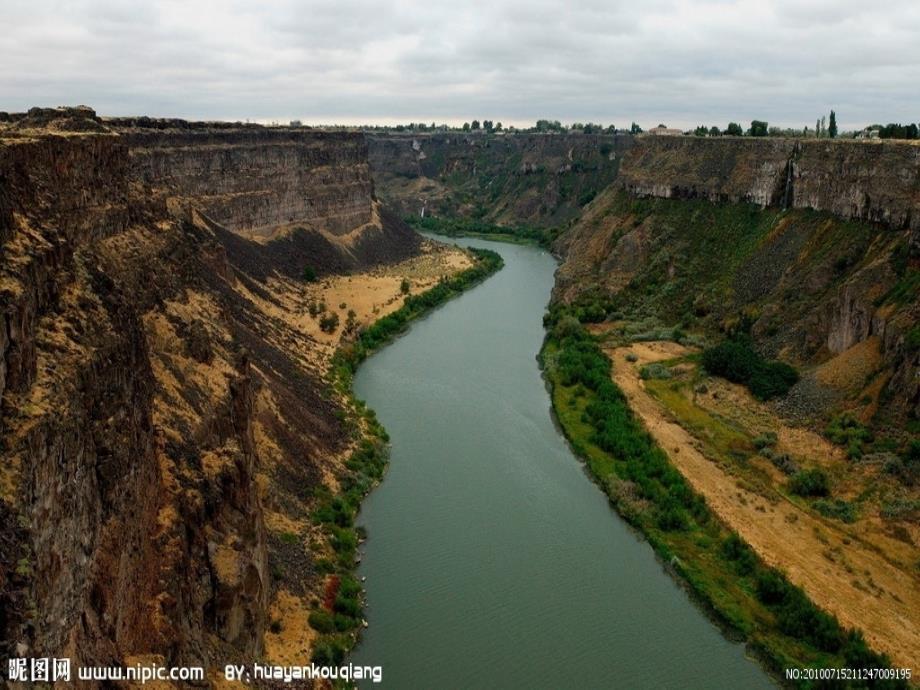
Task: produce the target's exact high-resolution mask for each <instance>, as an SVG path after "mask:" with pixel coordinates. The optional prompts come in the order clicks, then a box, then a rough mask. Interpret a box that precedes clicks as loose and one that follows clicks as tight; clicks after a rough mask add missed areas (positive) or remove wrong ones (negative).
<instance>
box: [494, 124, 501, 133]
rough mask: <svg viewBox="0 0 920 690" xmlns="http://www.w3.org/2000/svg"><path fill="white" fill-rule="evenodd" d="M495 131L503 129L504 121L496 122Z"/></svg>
mask: <svg viewBox="0 0 920 690" xmlns="http://www.w3.org/2000/svg"><path fill="white" fill-rule="evenodd" d="M495 131H496V132H501V131H502V123H501V122H496V123H495Z"/></svg>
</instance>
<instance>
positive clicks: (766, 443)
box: [754, 431, 778, 450]
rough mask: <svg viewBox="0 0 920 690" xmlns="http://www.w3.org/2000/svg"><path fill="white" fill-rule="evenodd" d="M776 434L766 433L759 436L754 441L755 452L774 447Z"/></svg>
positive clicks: (773, 432) (772, 432)
mask: <svg viewBox="0 0 920 690" xmlns="http://www.w3.org/2000/svg"><path fill="white" fill-rule="evenodd" d="M777 440H778V439H777V437H776V432H775V431H767V432H766V433H763V434H760V435H759V436H757V437H756V438H755V439H754V447H755V448H756V449H757V450H763V449H764V448H770V447H772V446H775V445H776V442H777Z"/></svg>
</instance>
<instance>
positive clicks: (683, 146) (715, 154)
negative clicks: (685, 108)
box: [618, 136, 920, 230]
mask: <svg viewBox="0 0 920 690" xmlns="http://www.w3.org/2000/svg"><path fill="white" fill-rule="evenodd" d="M618 183H619V184H620V185H622V187H623V188H624V189H625V190H627V191H628V192H630V193H631V194H633V195H636V196H653V197H662V198H704V199H708V200H709V201H728V202H750V203H755V204H758V205H760V206H780V207H783V208H808V209H813V210H816V211H828V212H830V213H833V214H834V215H836V216H838V217H841V218H852V219H860V220H868V221H875V222H879V223H883V224H885V225H887V226H888V227H891V228H894V229H901V228H912V229H914V230H917V229H918V228H920V213H918V209H920V145H918V144H916V143H913V142H907V141H904V142H896V141H884V142H880V141H864V142H863V141H853V140H830V139H823V140H819V139H811V140H808V139H805V140H794V139H773V138H762V139H760V138H750V137H745V138H740V137H737V138H736V137H715V138H702V137H665V136H657V137H656V136H646V137H641V138H639V140H638V142H637V145H636V146H634V147H633V148H631V149H630V150H629V151H628V152H627V153H626V155H625V158H624V160H623V164H622V166H621V170H620V175H619V180H618Z"/></svg>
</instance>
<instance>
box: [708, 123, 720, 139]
mask: <svg viewBox="0 0 920 690" xmlns="http://www.w3.org/2000/svg"><path fill="white" fill-rule="evenodd" d="M719 134H720V132H719V128H718V127H716V126H715V125H713V126H712V127H710V128H709V136H711V137H717V136H719Z"/></svg>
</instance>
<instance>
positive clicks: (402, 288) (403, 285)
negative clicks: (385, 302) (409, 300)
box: [399, 278, 412, 295]
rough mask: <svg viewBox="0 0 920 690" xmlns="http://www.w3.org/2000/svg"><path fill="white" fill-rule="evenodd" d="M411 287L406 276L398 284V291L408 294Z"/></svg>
mask: <svg viewBox="0 0 920 690" xmlns="http://www.w3.org/2000/svg"><path fill="white" fill-rule="evenodd" d="M411 289H412V283H410V282H409V279H408V278H403V279H402V282H401V283H400V284H399V291H400V292H401V293H403V294H404V295H408V294H409V290H411Z"/></svg>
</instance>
